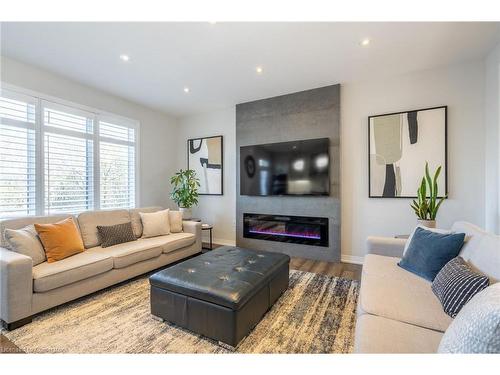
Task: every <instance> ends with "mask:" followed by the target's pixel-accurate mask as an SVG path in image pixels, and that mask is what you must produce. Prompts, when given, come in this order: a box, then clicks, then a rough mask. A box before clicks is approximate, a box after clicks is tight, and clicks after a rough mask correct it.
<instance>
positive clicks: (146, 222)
mask: <svg viewBox="0 0 500 375" xmlns="http://www.w3.org/2000/svg"><path fill="white" fill-rule="evenodd" d="M169 211H170V210H169V209H168V208H167V209H166V210H162V211H157V212H150V213H147V212H139V215H141V221H142V227H143V230H142V237H144V238H147V237H156V236H163V235H166V234H170V220H169V215H168V212H169Z"/></svg>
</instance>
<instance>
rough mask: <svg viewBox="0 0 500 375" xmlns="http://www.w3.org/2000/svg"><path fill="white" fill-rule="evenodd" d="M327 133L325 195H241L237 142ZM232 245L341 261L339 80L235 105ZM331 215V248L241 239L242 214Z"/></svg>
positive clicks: (320, 135)
mask: <svg viewBox="0 0 500 375" xmlns="http://www.w3.org/2000/svg"><path fill="white" fill-rule="evenodd" d="M325 137H328V138H330V162H331V164H330V184H331V186H330V196H329V197H251V196H242V195H240V160H239V155H240V146H248V145H253V144H262V143H273V142H286V141H295V140H301V139H313V138H325ZM236 158H237V160H236V244H237V245H238V246H242V247H248V248H253V249H260V250H268V251H276V252H280V253H285V254H288V255H290V256H297V257H304V258H310V259H317V260H328V261H339V260H340V85H333V86H327V87H321V88H318V89H313V90H307V91H302V92H298V93H294V94H289V95H283V96H278V97H274V98H269V99H263V100H258V101H254V102H249V103H242V104H238V105H237V106H236ZM244 212H249V213H261V214H278V215H297V216H316V217H328V218H329V226H330V228H329V237H330V243H329V247H319V246H309V245H299V244H291V243H284V242H274V241H264V240H257V239H250V238H243V213H244Z"/></svg>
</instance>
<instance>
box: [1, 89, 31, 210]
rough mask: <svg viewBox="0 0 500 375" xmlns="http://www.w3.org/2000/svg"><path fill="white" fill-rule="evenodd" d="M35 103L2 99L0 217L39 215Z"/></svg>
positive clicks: (5, 96) (11, 95) (10, 97)
mask: <svg viewBox="0 0 500 375" xmlns="http://www.w3.org/2000/svg"><path fill="white" fill-rule="evenodd" d="M35 111H36V104H35V100H34V99H33V98H31V97H27V96H23V95H18V94H15V93H13V92H3V91H2V95H1V96H0V215H2V216H23V215H34V214H35V213H36V205H35V202H36V181H35V180H36V178H35V163H36V158H35V153H36V149H35Z"/></svg>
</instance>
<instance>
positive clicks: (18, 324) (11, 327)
mask: <svg viewBox="0 0 500 375" xmlns="http://www.w3.org/2000/svg"><path fill="white" fill-rule="evenodd" d="M32 321H33V317H32V316H28V317H27V318H23V319H19V320H16V321H15V322H12V323H7V322H4V321H3V320H2V326H3V328H5V329H6V330H7V331H13V330H15V329H18V328H20V327H22V326H24V325H26V324H28V323H31V322H32Z"/></svg>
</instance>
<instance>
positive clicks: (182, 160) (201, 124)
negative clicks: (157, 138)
mask: <svg viewBox="0 0 500 375" xmlns="http://www.w3.org/2000/svg"><path fill="white" fill-rule="evenodd" d="M221 134H222V135H223V136H224V138H223V144H224V150H223V155H224V195H222V196H217V195H214V196H210V195H202V196H200V200H199V205H198V207H196V208H194V209H193V216H195V217H199V218H201V219H203V221H204V222H207V223H212V224H214V229H213V237H214V242H215V243H218V244H227V245H233V244H234V243H235V241H236V217H235V215H236V180H235V178H236V177H235V174H236V155H235V152H236V110H235V108H234V107H232V108H229V109H224V110H220V111H215V112H210V113H207V114H201V115H196V116H189V117H184V118H181V119H179V132H178V135H177V141H178V144H179V146H180V147H181V150H182V151H180V152H179V154H178V155H179V157H178V168H184V169H185V168H187V148H186V147H187V139H188V138H199V137H206V136H212V135H221ZM207 238H208V237H207V234H206V233H205V240H206V239H207Z"/></svg>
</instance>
